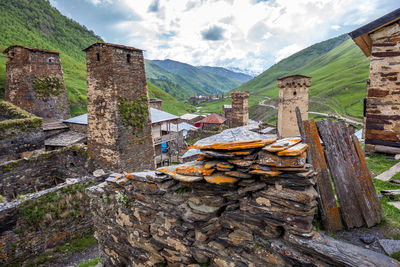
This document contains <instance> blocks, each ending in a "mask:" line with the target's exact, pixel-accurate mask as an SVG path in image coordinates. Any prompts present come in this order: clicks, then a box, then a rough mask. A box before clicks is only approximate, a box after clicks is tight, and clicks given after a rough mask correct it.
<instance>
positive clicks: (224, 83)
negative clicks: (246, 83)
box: [151, 59, 241, 94]
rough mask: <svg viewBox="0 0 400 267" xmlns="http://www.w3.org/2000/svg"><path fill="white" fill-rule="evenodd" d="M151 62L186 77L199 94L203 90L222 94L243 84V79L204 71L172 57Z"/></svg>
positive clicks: (208, 92)
mask: <svg viewBox="0 0 400 267" xmlns="http://www.w3.org/2000/svg"><path fill="white" fill-rule="evenodd" d="M151 62H153V63H154V64H157V65H158V66H160V67H161V68H163V69H165V70H167V71H169V72H172V73H175V74H177V75H179V76H181V77H184V78H185V79H186V80H187V81H188V82H190V83H191V84H193V85H194V86H195V88H196V91H197V94H202V91H204V92H206V93H207V94H221V93H223V92H227V91H229V90H232V89H234V88H235V87H237V86H239V85H240V84H241V81H239V80H234V79H231V78H228V77H227V76H223V75H220V74H215V73H212V72H208V71H204V70H202V69H200V68H197V67H194V66H192V65H189V64H186V63H182V62H178V61H174V60H170V59H167V60H152V61H151ZM199 89H200V90H199Z"/></svg>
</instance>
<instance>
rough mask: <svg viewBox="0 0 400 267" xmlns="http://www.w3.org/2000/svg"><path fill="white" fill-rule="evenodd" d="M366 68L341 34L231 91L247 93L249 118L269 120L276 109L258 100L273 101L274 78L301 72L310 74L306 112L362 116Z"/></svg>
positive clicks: (209, 106)
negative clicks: (308, 109) (259, 103)
mask: <svg viewBox="0 0 400 267" xmlns="http://www.w3.org/2000/svg"><path fill="white" fill-rule="evenodd" d="M368 71H369V60H368V59H367V58H366V57H365V56H364V54H363V53H362V52H361V50H360V49H359V48H358V47H357V46H356V45H355V44H354V42H353V41H352V40H351V39H349V38H348V37H347V36H345V35H342V36H339V37H336V38H333V39H330V40H327V41H324V42H321V43H318V44H315V45H313V46H310V47H308V48H306V49H304V50H302V51H300V52H298V53H296V54H294V55H292V56H290V57H288V58H286V59H284V60H282V61H281V62H279V63H277V64H275V65H274V66H272V67H271V68H269V69H268V70H266V71H265V72H263V73H262V74H260V75H259V76H257V77H256V78H254V79H253V80H250V81H248V82H247V83H244V84H242V85H241V86H239V87H238V88H236V89H235V90H245V91H249V92H250V93H251V97H250V102H249V107H250V108H249V110H250V117H251V118H253V119H257V120H270V121H273V120H274V119H275V117H276V111H275V110H273V109H271V108H267V107H262V106H259V105H258V102H259V101H261V100H263V99H264V100H265V99H268V98H271V101H276V100H277V97H278V87H277V85H276V79H277V78H279V77H283V76H286V75H291V74H303V75H306V76H310V77H312V79H311V88H310V91H309V96H310V111H316V112H324V113H338V114H341V115H344V116H347V117H351V118H357V117H362V108H363V106H362V99H363V98H364V97H365V95H366V80H367V78H368ZM267 102H268V101H267ZM221 104H222V103H221ZM217 105H219V103H212V104H209V103H207V104H205V105H204V107H203V108H202V111H208V109H212V108H213V106H217Z"/></svg>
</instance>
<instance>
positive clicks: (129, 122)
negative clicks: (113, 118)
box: [118, 96, 149, 134]
mask: <svg viewBox="0 0 400 267" xmlns="http://www.w3.org/2000/svg"><path fill="white" fill-rule="evenodd" d="M118 110H119V113H120V116H121V119H122V124H123V125H124V126H126V127H132V128H133V134H136V132H137V131H140V132H143V130H144V128H145V126H146V125H147V122H148V117H149V107H148V103H147V97H146V96H141V97H138V98H136V100H135V101H134V102H130V101H128V100H127V99H125V98H121V99H120V100H119V101H118Z"/></svg>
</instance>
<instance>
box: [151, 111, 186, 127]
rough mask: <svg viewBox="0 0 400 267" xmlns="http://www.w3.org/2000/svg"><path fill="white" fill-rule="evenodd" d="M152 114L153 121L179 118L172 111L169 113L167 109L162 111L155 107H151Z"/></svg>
mask: <svg viewBox="0 0 400 267" xmlns="http://www.w3.org/2000/svg"><path fill="white" fill-rule="evenodd" d="M150 114H151V123H156V122H162V121H170V120H175V119H179V117H178V116H175V115H173V114H171V113H168V112H165V111H162V110H159V109H155V108H150Z"/></svg>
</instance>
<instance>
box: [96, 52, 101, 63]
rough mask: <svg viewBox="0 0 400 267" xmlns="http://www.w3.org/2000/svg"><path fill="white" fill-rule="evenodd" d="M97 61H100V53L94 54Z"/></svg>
mask: <svg viewBox="0 0 400 267" xmlns="http://www.w3.org/2000/svg"><path fill="white" fill-rule="evenodd" d="M96 57H97V61H100V53H96Z"/></svg>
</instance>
